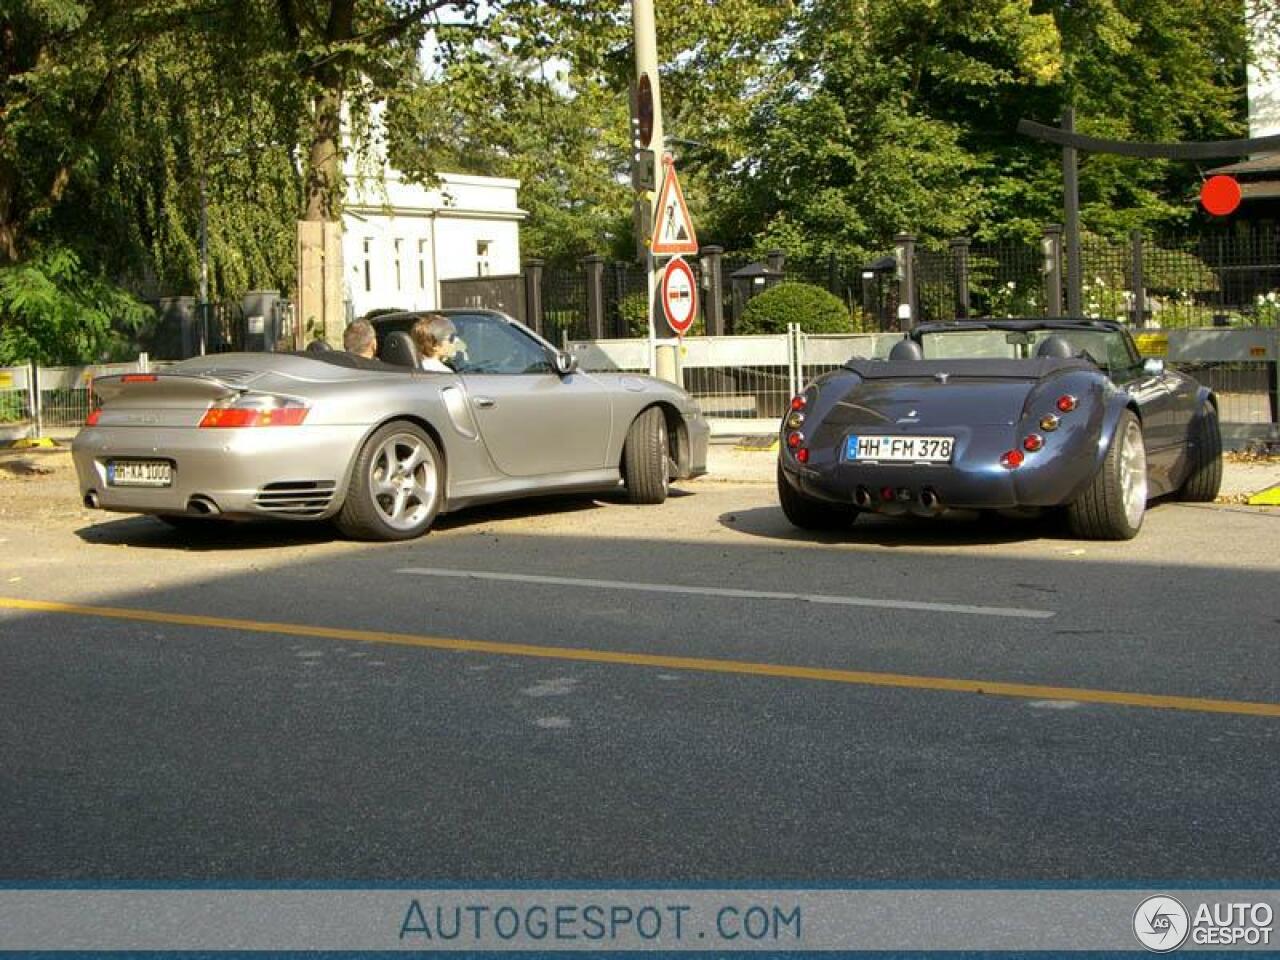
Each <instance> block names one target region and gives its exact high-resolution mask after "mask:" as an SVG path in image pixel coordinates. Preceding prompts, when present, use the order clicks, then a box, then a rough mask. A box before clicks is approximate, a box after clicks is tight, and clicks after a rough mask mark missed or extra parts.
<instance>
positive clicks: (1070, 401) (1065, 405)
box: [1058, 393, 1080, 413]
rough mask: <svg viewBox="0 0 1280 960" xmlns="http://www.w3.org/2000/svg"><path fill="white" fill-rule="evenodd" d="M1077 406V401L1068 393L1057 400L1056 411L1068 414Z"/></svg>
mask: <svg viewBox="0 0 1280 960" xmlns="http://www.w3.org/2000/svg"><path fill="white" fill-rule="evenodd" d="M1079 405H1080V404H1079V401H1077V400H1076V398H1075V397H1073V396H1072V395H1071V394H1069V393H1064V394H1063V395H1062V396H1060V397H1059V398H1058V409H1059V410H1061V411H1062V412H1063V413H1070V412H1071V411H1072V410H1074V409H1075V408H1076V407H1078V406H1079Z"/></svg>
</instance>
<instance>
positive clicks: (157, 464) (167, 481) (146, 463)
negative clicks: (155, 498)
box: [107, 460, 173, 487]
mask: <svg viewBox="0 0 1280 960" xmlns="http://www.w3.org/2000/svg"><path fill="white" fill-rule="evenodd" d="M107 483H108V484H110V485H111V486H113V487H168V486H171V485H172V484H173V464H171V463H170V462H169V461H168V460H112V461H111V462H110V463H108V464H107Z"/></svg>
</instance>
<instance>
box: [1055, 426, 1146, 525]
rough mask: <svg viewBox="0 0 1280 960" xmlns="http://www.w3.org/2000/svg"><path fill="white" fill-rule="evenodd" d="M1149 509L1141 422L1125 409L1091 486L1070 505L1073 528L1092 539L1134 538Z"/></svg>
mask: <svg viewBox="0 0 1280 960" xmlns="http://www.w3.org/2000/svg"><path fill="white" fill-rule="evenodd" d="M1146 511H1147V454H1146V449H1145V447H1144V446H1143V441H1142V426H1141V425H1140V424H1139V423H1138V418H1137V417H1135V416H1134V415H1133V412H1132V411H1130V410H1126V411H1125V412H1124V413H1122V414H1121V415H1120V422H1119V423H1117V424H1116V432H1115V436H1114V437H1113V438H1112V440H1111V447H1110V449H1109V450H1107V455H1106V457H1105V458H1104V459H1103V461H1102V466H1100V467H1099V468H1098V472H1097V473H1096V474H1094V477H1093V480H1092V481H1091V482H1090V484H1089V487H1088V489H1087V490H1086V491H1085V492H1084V495H1083V496H1081V497H1080V499H1079V500H1077V501H1076V502H1075V503H1073V504H1071V505H1070V506H1069V507H1067V517H1068V519H1069V520H1070V522H1071V529H1072V531H1073V532H1074V533H1075V534H1076V535H1077V536H1080V537H1087V538H1088V539H1090V540H1132V539H1133V538H1134V537H1135V536H1137V533H1138V530H1140V529H1141V528H1142V519H1143V517H1144V516H1145V515H1146Z"/></svg>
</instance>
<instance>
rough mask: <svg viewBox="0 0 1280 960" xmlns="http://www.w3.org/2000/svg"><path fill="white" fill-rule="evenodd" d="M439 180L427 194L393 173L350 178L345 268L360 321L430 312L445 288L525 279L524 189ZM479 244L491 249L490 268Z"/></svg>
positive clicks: (514, 183) (484, 180)
mask: <svg viewBox="0 0 1280 960" xmlns="http://www.w3.org/2000/svg"><path fill="white" fill-rule="evenodd" d="M439 176H440V182H439V184H438V185H437V186H436V188H434V189H431V190H428V189H426V188H424V187H422V186H419V185H417V184H412V183H406V182H404V181H403V180H402V179H401V177H400V175H399V173H398V172H396V171H395V170H391V169H385V171H384V172H381V173H374V174H365V173H361V172H360V171H357V170H351V171H349V173H348V192H347V203H346V207H345V210H344V213H343V226H344V237H343V260H344V263H345V268H344V269H345V276H346V293H347V298H348V299H349V301H350V302H351V304H352V310H353V313H354V314H355V315H356V316H360V315H362V314H364V313H367V312H368V311H370V310H374V309H383V308H399V309H433V308H435V307H437V306H438V305H439V302H440V301H439V284H438V281H440V280H447V279H451V278H457V277H475V276H480V275H482V274H487V275H494V276H497V275H501V274H511V273H519V272H520V221H521V220H523V219H524V217H525V215H526V214H525V212H524V211H523V210H521V209H520V208H519V206H518V205H517V191H518V189H519V186H520V182H519V181H518V180H508V179H502V178H497V177H473V176H466V175H462V174H452V173H443V174H440V175H439ZM397 240H398V241H400V243H399V256H398V257H397V245H396V241H397ZM478 243H485V244H487V246H488V257H487V264H482V263H481V259H480V257H479V255H478V253H477V244H478ZM366 245H367V251H366ZM397 260H398V262H399V271H398V272H397Z"/></svg>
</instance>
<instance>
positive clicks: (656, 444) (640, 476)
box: [622, 407, 671, 503]
mask: <svg viewBox="0 0 1280 960" xmlns="http://www.w3.org/2000/svg"><path fill="white" fill-rule="evenodd" d="M622 476H623V479H624V480H626V483H627V499H629V500H630V501H631V502H632V503H662V502H663V501H664V500H666V499H667V492H668V490H670V488H671V447H670V441H669V440H668V437H667V418H666V416H664V415H663V413H662V410H661V409H660V408H658V407H650V408H649V409H648V410H645V411H643V412H642V413H641V414H640V416H638V417H636V418H635V419H634V420H632V421H631V427H630V429H628V430H627V440H626V444H625V445H624V446H623V448H622Z"/></svg>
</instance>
